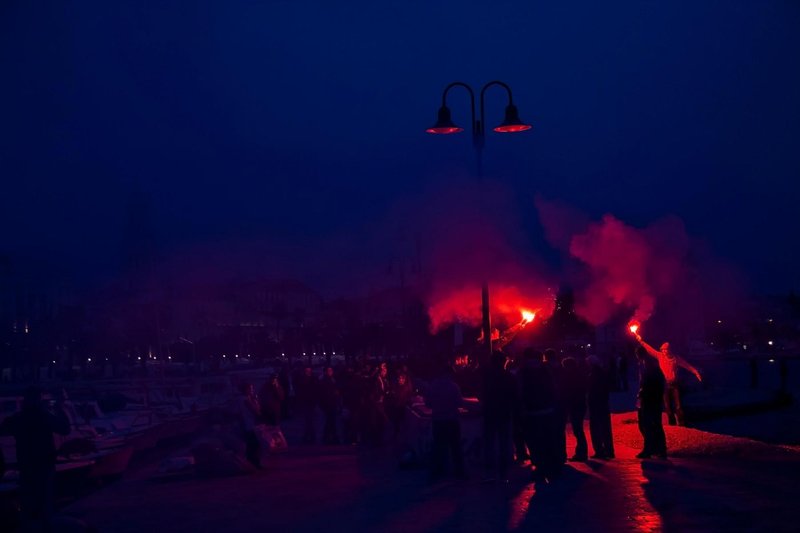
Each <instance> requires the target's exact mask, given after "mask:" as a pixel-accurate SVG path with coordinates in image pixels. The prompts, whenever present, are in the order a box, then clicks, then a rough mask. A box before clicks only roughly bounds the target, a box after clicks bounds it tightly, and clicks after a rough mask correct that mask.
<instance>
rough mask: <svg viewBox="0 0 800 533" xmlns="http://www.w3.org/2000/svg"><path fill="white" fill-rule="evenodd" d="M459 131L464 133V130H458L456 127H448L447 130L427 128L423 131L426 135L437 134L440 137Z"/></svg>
mask: <svg viewBox="0 0 800 533" xmlns="http://www.w3.org/2000/svg"><path fill="white" fill-rule="evenodd" d="M460 131H464V128H459V127H458V126H455V127H449V128H428V129H427V130H425V132H426V133H438V134H442V135H447V134H449V133H458V132H460Z"/></svg>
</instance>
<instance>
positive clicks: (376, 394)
mask: <svg viewBox="0 0 800 533" xmlns="http://www.w3.org/2000/svg"><path fill="white" fill-rule="evenodd" d="M388 377H389V368H388V367H387V365H386V363H381V364H380V366H378V369H377V371H376V374H375V376H373V377H372V378H371V379H370V381H369V382H368V389H367V402H366V406H367V430H366V437H367V441H368V442H369V444H371V445H372V446H380V445H382V444H383V436H384V432H385V431H386V420H387V417H386V395H387V394H388V393H389V378H388Z"/></svg>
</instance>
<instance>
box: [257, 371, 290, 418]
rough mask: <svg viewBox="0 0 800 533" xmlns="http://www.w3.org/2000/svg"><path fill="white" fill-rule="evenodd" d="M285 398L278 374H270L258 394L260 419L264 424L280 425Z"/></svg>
mask: <svg viewBox="0 0 800 533" xmlns="http://www.w3.org/2000/svg"><path fill="white" fill-rule="evenodd" d="M285 398H286V395H285V393H284V390H283V387H282V386H281V384H280V381H279V378H278V376H276V375H272V376H271V377H270V378H269V379H268V380H267V381H266V382H264V386H263V387H261V392H260V394H259V395H258V401H259V405H260V407H261V420H262V421H263V422H264V423H265V424H267V425H268V426H278V425H280V423H281V417H282V414H283V405H284V400H285Z"/></svg>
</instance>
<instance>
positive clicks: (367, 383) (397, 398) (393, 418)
mask: <svg viewBox="0 0 800 533" xmlns="http://www.w3.org/2000/svg"><path fill="white" fill-rule="evenodd" d="M290 391H291V392H292V393H293V394H291V401H290V394H289V392H290ZM241 393H242V394H241V397H240V400H239V410H240V413H241V424H242V429H243V433H244V440H245V443H246V456H247V458H248V460H249V461H250V462H251V463H253V464H254V465H257V466H258V465H259V464H260V461H259V448H260V445H259V439H258V436H257V430H258V426H259V425H264V426H267V427H269V428H274V427H278V426H280V423H281V420H282V419H283V418H284V417H286V416H288V415H289V414H290V412H291V415H292V416H296V417H298V418H300V419H301V420H302V421H303V435H302V442H303V443H304V444H315V443H317V442H320V443H321V444H327V445H334V444H363V445H367V446H381V445H382V444H383V443H384V441H385V440H387V439H394V438H396V437H397V436H398V435H399V434H400V432H401V430H402V427H403V424H404V423H405V420H406V410H407V409H406V408H407V406H408V404H409V401H410V400H411V397H412V395H413V393H414V388H413V386H412V382H411V377H410V375H409V371H408V367H407V366H405V365H399V366H398V367H397V368H394V369H392V371H390V368H389V365H388V364H387V363H385V362H384V363H380V364H377V365H374V366H373V365H372V364H370V363H366V362H364V363H360V364H353V365H348V366H343V367H336V368H334V367H331V366H328V367H325V368H324V369H323V371H322V375H321V376H319V377H317V376H316V375H315V374H314V371H313V368H312V367H311V366H302V367H298V368H297V369H296V370H295V372H294V373H293V374H289V372H288V371H287V370H284V371H282V372H279V373H276V374H273V375H272V376H270V378H269V379H268V380H267V381H266V382H265V383H264V385H263V386H262V387H261V388H260V389H259V390H258V391H256V389H255V387H254V386H253V385H252V384H247V383H245V384H242V385H241ZM320 412H321V413H322V419H323V423H322V427H321V428H319V427H318V413H320ZM320 429H321V432H320V431H319V430H320ZM318 436H319V437H321V438H319V440H318Z"/></svg>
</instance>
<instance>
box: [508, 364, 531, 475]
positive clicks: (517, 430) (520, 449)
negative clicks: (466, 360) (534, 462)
mask: <svg viewBox="0 0 800 533" xmlns="http://www.w3.org/2000/svg"><path fill="white" fill-rule="evenodd" d="M521 366H522V361H521V360H520V359H517V360H515V361H514V363H513V366H512V367H511V375H512V376H513V378H514V381H515V383H517V384H518V383H519V370H520V368H521ZM517 393H519V387H517ZM517 396H519V394H517ZM512 415H513V416H512V418H511V440H512V443H513V445H514V460H515V461H516V462H517V463H520V464H522V463H524V462H525V461H527V460H529V459H530V458H531V457H530V455H529V454H528V447H527V446H526V445H525V431H524V428H523V420H522V409H520V406H519V402H517V406H516V407H515V408H514V410H513V411H512Z"/></svg>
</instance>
